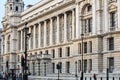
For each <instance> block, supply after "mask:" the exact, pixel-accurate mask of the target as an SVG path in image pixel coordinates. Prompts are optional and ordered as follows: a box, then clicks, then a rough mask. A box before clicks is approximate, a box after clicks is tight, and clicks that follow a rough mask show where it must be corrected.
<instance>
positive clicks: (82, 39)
mask: <svg viewBox="0 0 120 80" xmlns="http://www.w3.org/2000/svg"><path fill="white" fill-rule="evenodd" d="M83 36H84V34H83V30H82V34H81V41H82V51H81V54H82V59H81V64H82V65H81V69H82V71H81V79H80V80H83Z"/></svg>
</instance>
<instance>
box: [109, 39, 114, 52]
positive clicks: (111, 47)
mask: <svg viewBox="0 0 120 80" xmlns="http://www.w3.org/2000/svg"><path fill="white" fill-rule="evenodd" d="M108 48H109V50H114V38H113V37H111V38H108Z"/></svg>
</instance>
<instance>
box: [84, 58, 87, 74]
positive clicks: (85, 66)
mask: <svg viewBox="0 0 120 80" xmlns="http://www.w3.org/2000/svg"><path fill="white" fill-rule="evenodd" d="M86 71H87V60H84V73H86Z"/></svg>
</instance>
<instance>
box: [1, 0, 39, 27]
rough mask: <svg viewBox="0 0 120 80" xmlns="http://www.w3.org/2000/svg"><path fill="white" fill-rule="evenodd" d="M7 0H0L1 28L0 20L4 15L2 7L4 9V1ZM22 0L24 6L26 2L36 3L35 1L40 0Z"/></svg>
mask: <svg viewBox="0 0 120 80" xmlns="http://www.w3.org/2000/svg"><path fill="white" fill-rule="evenodd" d="M6 1H7V0H2V1H1V2H0V28H2V24H1V21H2V17H4V12H5V11H4V9H5V6H4V5H5V2H6ZM23 1H24V4H25V7H26V6H27V5H28V4H32V5H33V4H36V3H37V2H39V1H41V0H23Z"/></svg>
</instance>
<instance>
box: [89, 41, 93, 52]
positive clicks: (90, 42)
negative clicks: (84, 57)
mask: <svg viewBox="0 0 120 80" xmlns="http://www.w3.org/2000/svg"><path fill="white" fill-rule="evenodd" d="M89 49H90V53H92V41H89Z"/></svg>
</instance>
